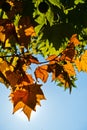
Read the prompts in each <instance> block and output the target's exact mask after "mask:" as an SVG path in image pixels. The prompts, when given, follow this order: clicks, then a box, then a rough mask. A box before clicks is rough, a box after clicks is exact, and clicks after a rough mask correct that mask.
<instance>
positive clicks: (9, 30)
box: [0, 19, 18, 42]
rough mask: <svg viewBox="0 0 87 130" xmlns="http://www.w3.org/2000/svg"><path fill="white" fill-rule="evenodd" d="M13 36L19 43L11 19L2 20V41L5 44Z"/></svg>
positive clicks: (0, 29) (0, 25)
mask: <svg viewBox="0 0 87 130" xmlns="http://www.w3.org/2000/svg"><path fill="white" fill-rule="evenodd" d="M12 36H13V37H14V38H15V40H16V41H18V37H17V33H16V30H15V26H14V24H13V23H12V22H11V21H10V20H9V19H0V41H1V42H5V41H6V40H7V39H10V38H11V37H12Z"/></svg>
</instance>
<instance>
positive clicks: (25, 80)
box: [16, 74, 34, 86]
mask: <svg viewBox="0 0 87 130" xmlns="http://www.w3.org/2000/svg"><path fill="white" fill-rule="evenodd" d="M33 82H34V79H33V78H32V75H30V74H24V75H23V76H22V77H21V78H20V80H19V81H18V82H17V85H16V86H26V85H30V84H33Z"/></svg>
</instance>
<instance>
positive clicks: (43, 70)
mask: <svg viewBox="0 0 87 130" xmlns="http://www.w3.org/2000/svg"><path fill="white" fill-rule="evenodd" d="M47 69H48V65H42V66H39V67H37V68H36V70H35V72H34V74H35V77H36V79H38V78H40V79H41V80H42V81H43V82H44V83H45V82H46V81H47V78H48V71H47Z"/></svg>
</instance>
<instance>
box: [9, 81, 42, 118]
mask: <svg viewBox="0 0 87 130" xmlns="http://www.w3.org/2000/svg"><path fill="white" fill-rule="evenodd" d="M40 87H41V85H39V84H36V83H35V84H31V85H28V86H23V87H21V88H18V87H17V89H15V91H13V92H12V93H11V94H10V98H11V100H12V102H13V106H14V108H13V112H16V111H17V110H19V109H20V108H23V109H22V110H23V112H24V113H25V114H26V116H27V117H28V118H30V114H31V111H32V110H33V111H36V105H40V100H42V99H45V96H44V94H43V92H42V90H41V88H40ZM28 112H29V113H28Z"/></svg>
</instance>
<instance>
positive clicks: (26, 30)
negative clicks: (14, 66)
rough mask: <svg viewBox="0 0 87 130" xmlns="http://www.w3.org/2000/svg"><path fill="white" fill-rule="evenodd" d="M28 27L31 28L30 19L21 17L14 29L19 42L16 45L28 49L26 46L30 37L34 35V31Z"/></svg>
mask: <svg viewBox="0 0 87 130" xmlns="http://www.w3.org/2000/svg"><path fill="white" fill-rule="evenodd" d="M30 27H31V21H30V18H29V17H28V16H26V17H21V18H20V20H19V23H18V27H17V28H16V32H17V35H18V41H19V42H18V43H19V44H20V46H21V47H24V48H28V44H29V43H30V37H31V35H33V33H34V30H33V29H32V28H30ZM32 27H33V26H32ZM30 31H31V32H30ZM32 31H33V32H32ZM30 34H31V35H30Z"/></svg>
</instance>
